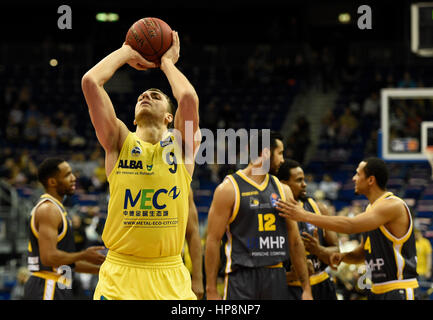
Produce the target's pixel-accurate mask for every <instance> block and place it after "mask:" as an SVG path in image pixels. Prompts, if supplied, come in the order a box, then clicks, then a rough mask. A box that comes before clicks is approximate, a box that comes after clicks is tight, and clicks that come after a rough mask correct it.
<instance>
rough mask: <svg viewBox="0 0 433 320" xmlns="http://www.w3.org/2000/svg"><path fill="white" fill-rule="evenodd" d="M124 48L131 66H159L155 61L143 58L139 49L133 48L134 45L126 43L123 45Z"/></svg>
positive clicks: (141, 68) (144, 68)
mask: <svg viewBox="0 0 433 320" xmlns="http://www.w3.org/2000/svg"><path fill="white" fill-rule="evenodd" d="M122 49H123V50H124V51H125V54H126V58H127V61H126V63H127V64H129V65H130V66H131V67H133V68H134V69H137V70H147V69H152V68H156V67H158V65H157V64H156V63H154V62H150V61H148V60H146V59H144V58H143V56H142V55H141V54H140V53H138V51H136V50H134V49H132V47H131V46H130V45H128V44H126V43H124V44H123V45H122Z"/></svg>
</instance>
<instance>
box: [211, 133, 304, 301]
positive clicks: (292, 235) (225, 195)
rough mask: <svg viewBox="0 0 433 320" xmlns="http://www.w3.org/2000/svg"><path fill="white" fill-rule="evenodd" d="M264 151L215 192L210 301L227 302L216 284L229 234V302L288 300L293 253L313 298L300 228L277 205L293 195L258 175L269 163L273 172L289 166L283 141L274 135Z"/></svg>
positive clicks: (226, 293) (275, 181)
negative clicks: (288, 266) (224, 239)
mask: <svg viewBox="0 0 433 320" xmlns="http://www.w3.org/2000/svg"><path fill="white" fill-rule="evenodd" d="M262 133H263V132H262ZM261 137H262V135H261V134H260V133H259V138H261ZM258 146H259V148H258V150H260V152H258V157H257V158H253V157H250V160H251V161H250V163H249V165H248V166H247V167H246V168H245V169H243V170H239V171H237V172H236V173H235V174H233V175H228V176H227V177H226V178H225V179H224V181H223V182H222V183H221V184H220V185H219V186H218V187H217V188H216V190H215V193H214V198H213V201H212V205H211V208H210V210H209V217H208V236H207V241H206V253H205V270H206V294H207V298H208V299H220V298H221V297H220V296H219V294H218V292H217V286H216V282H217V273H218V269H219V264H220V244H221V239H222V237H223V235H224V233H225V234H226V236H227V242H226V244H225V247H224V250H225V254H226V265H225V274H226V276H225V289H224V299H227V300H240V299H247V300H248V299H288V291H287V285H286V273H285V269H284V267H283V261H285V260H286V259H287V250H288V249H289V250H290V252H291V254H292V262H293V265H294V268H295V270H296V273H297V274H298V275H299V279H300V281H301V285H302V288H303V293H302V298H303V299H312V295H311V287H310V284H309V281H308V280H309V279H308V270H307V263H306V258H305V252H304V250H305V249H304V245H303V243H302V240H301V238H300V234H299V230H298V227H297V224H296V222H294V221H292V220H290V219H283V218H281V217H280V216H279V215H278V212H277V211H276V209H275V204H276V201H277V200H278V199H280V198H282V199H287V198H289V199H292V198H293V195H292V192H291V190H290V188H289V187H288V186H286V185H283V184H281V183H280V181H279V180H278V178H276V177H275V176H273V175H271V174H268V173H267V172H262V173H260V174H258V173H257V171H259V168H260V167H263V164H264V163H265V162H266V161H270V164H269V166H268V167H269V169H270V170H269V171H270V172H271V173H272V172H276V171H278V168H279V166H280V165H281V163H282V162H283V161H284V159H283V143H282V139H281V136H280V135H278V134H274V133H271V135H270V145H269V147H263V146H262V143H261V142H260V139H259V142H258ZM268 163H269V162H268Z"/></svg>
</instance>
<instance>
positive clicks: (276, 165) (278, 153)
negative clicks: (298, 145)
mask: <svg viewBox="0 0 433 320" xmlns="http://www.w3.org/2000/svg"><path fill="white" fill-rule="evenodd" d="M276 142H277V143H276V144H277V146H276V147H275V148H274V150H273V152H272V154H271V166H270V169H269V172H270V173H271V174H273V175H275V174H277V172H278V170H279V169H280V167H281V165H282V164H283V162H284V156H283V153H284V145H283V142H282V141H281V140H278V139H277V141H276Z"/></svg>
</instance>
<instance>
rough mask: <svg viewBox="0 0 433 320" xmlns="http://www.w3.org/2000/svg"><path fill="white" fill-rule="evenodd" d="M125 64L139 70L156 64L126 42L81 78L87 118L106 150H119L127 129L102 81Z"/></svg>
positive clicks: (105, 80) (104, 81) (106, 79)
mask: <svg viewBox="0 0 433 320" xmlns="http://www.w3.org/2000/svg"><path fill="white" fill-rule="evenodd" d="M126 63H128V64H129V65H130V66H132V67H134V68H136V69H138V70H146V69H147V68H154V67H156V65H155V64H154V63H152V62H149V61H147V60H145V59H144V58H143V57H142V56H141V55H140V54H139V53H138V52H136V51H135V50H133V49H132V48H131V47H130V46H129V45H126V44H124V45H123V46H122V47H121V48H119V49H117V50H115V51H113V52H112V53H110V54H109V55H108V56H106V57H105V58H104V59H102V60H101V61H100V62H98V63H97V64H96V65H95V66H94V67H93V68H91V69H90V70H89V71H87V72H86V74H85V75H84V76H83V78H82V80H81V86H82V89H83V93H84V97H85V98H86V102H87V106H88V108H89V113H90V119H91V120H92V124H93V126H94V128H95V131H96V135H97V137H98V140H99V142H100V143H101V145H102V146H103V148H104V149H105V150H106V151H111V150H112V149H119V146H121V143H122V142H123V141H121V138H122V134H123V135H124V134H125V131H127V128H126V126H125V125H124V124H123V123H122V122H121V121H120V120H119V119H117V117H116V113H115V111H114V107H113V104H112V103H111V100H110V97H109V96H108V94H107V92H106V91H105V89H104V84H105V83H106V82H107V81H108V80H109V79H110V78H111V77H112V76H113V74H114V73H115V72H116V71H117V69H119V68H120V67H121V66H123V65H124V64H126Z"/></svg>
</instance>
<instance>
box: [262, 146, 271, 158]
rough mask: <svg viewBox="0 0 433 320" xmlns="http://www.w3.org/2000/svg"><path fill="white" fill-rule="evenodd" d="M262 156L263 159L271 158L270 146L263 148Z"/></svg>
mask: <svg viewBox="0 0 433 320" xmlns="http://www.w3.org/2000/svg"><path fill="white" fill-rule="evenodd" d="M262 158H263V159H270V158H271V150H270V149H269V148H263V151H262Z"/></svg>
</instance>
